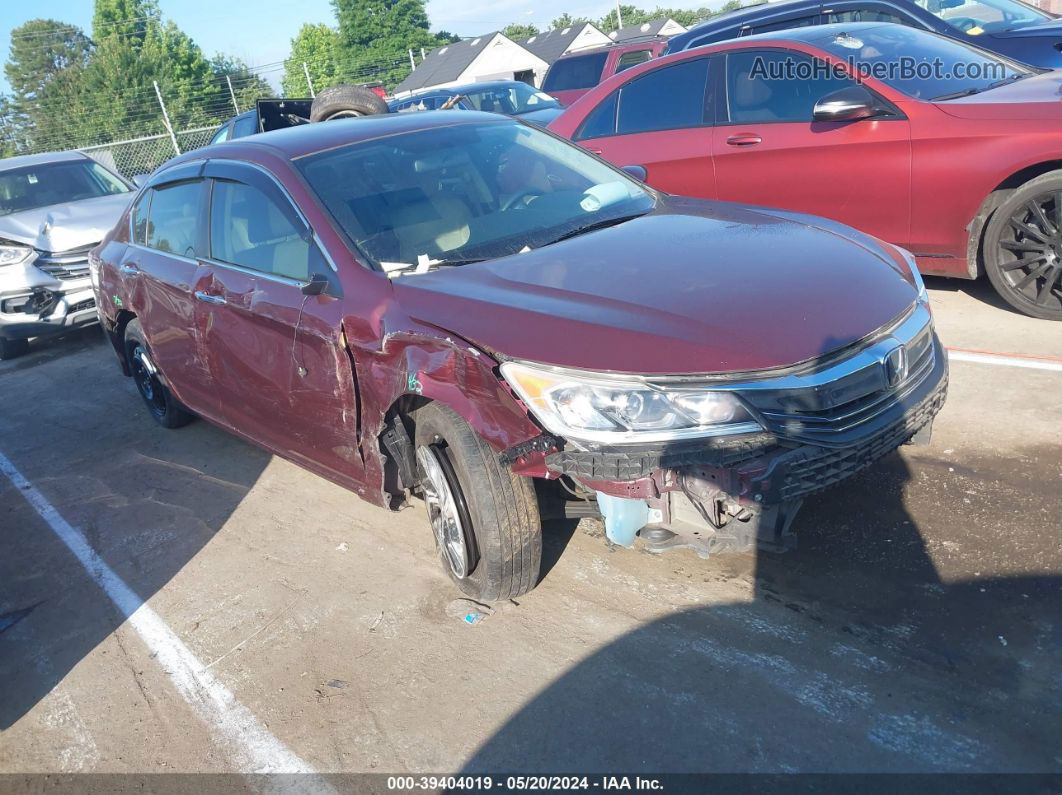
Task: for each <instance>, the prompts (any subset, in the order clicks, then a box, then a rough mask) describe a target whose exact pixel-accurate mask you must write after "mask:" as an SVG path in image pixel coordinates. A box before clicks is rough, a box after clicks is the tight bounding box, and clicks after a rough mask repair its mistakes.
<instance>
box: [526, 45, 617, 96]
mask: <svg viewBox="0 0 1062 795" xmlns="http://www.w3.org/2000/svg"><path fill="white" fill-rule="evenodd" d="M607 58H608V53H607V52H598V53H593V54H591V55H579V56H576V57H573V58H562V59H561V60H559V61H556V62H555V63H554V64H553V66H551V67H550V68H549V72H547V73H546V79H545V81H544V82H543V83H542V90H543V91H545V92H546V93H547V94H548V93H550V92H551V91H570V90H572V89H577V88H593V87H594V86H596V85H597V84H598V83H599V82H600V80H601V71H602V70H603V69H604V68H605V61H606V59H607Z"/></svg>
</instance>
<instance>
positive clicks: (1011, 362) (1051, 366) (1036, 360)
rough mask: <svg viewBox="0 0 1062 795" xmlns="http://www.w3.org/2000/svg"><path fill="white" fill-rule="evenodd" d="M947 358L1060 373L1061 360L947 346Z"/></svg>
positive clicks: (1061, 369)
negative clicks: (982, 351)
mask: <svg viewBox="0 0 1062 795" xmlns="http://www.w3.org/2000/svg"><path fill="white" fill-rule="evenodd" d="M948 359H949V361H953V362H976V363H977V364H994V365H997V366H1000V367H1025V368H1028V369H1030V370H1052V371H1054V372H1057V373H1062V361H1057V360H1054V359H1048V358H1041V357H1037V356H1009V355H1007V354H1003V353H981V352H979V351H964V350H957V349H955V348H948Z"/></svg>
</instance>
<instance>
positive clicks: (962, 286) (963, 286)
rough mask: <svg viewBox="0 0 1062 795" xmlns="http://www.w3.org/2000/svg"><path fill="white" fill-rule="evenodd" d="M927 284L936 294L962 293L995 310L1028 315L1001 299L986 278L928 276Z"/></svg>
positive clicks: (1019, 315)
mask: <svg viewBox="0 0 1062 795" xmlns="http://www.w3.org/2000/svg"><path fill="white" fill-rule="evenodd" d="M925 282H926V286H927V287H928V288H929V289H931V290H934V291H936V292H951V293H962V294H964V295H968V296H970V298H973V299H974V300H975V301H980V302H981V303H982V304H986V305H988V306H990V307H992V308H993V309H1001V310H1004V311H1006V312H1010V313H1012V314H1015V315H1017V316H1018V317H1027V315H1025V314H1023V313H1022V312H1019V311H1018V310H1017V309H1015V308H1014V307H1012V306H1011V305H1010V304H1008V303H1007V302H1006V301H1004V300H1003V299H1002V298H1000V297H999V293H997V292H996V289H995V288H994V287H993V286H992V282H990V281H989V280H988V278H987V277H985V276H982V277H981V278H979V279H976V280H973V281H971V280H969V279H950V278H947V277H945V276H926V277H925Z"/></svg>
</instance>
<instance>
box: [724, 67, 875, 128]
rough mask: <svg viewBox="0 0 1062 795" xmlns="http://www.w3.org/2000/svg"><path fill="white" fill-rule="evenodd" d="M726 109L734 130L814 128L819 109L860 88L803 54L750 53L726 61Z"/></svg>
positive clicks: (847, 78)
mask: <svg viewBox="0 0 1062 795" xmlns="http://www.w3.org/2000/svg"><path fill="white" fill-rule="evenodd" d="M726 61H727V63H726V104H727V112H728V114H729V119H730V123H731V124H746V123H751V122H809V123H810V122H811V121H812V115H813V111H814V108H815V103H816V102H818V101H819V100H820V99H822V98H823V97H824V96H826V95H827V94H830V93H832V92H834V91H837V90H839V89H842V88H846V87H848V86H854V85H857V83H856V81H855V80H853V79H852V78H850V77H841V76H838V75H836V74H834V72H833V70H832V69H831V68H830V67H829V66H828V65H827V64H825V63H824V62H822V61H820V60H815V59H812V58H811V57H810V56H808V55H805V54H803V53H798V52H786V51H782V50H745V51H743V52H739V53H731V54H729V55H727V59H726Z"/></svg>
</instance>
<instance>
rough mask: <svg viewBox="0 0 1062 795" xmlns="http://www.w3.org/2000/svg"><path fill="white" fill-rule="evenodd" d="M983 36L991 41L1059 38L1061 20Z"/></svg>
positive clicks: (1061, 30)
mask: <svg viewBox="0 0 1062 795" xmlns="http://www.w3.org/2000/svg"><path fill="white" fill-rule="evenodd" d="M984 35H985V36H988V37H990V38H993V39H1033V38H1039V37H1041V36H1043V37H1056V38H1059V37H1062V20H1050V21H1044V22H1041V23H1039V24H1037V25H1026V26H1025V27H1019V28H1014V29H1013V30H1001V31H998V32H996V33H986V34H984ZM974 38H976V37H974Z"/></svg>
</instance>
